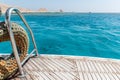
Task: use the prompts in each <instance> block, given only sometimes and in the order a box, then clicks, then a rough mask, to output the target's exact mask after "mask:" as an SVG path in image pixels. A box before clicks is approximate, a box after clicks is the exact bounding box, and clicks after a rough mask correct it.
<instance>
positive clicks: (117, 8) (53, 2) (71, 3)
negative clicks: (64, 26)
mask: <svg viewBox="0 0 120 80" xmlns="http://www.w3.org/2000/svg"><path fill="white" fill-rule="evenodd" d="M0 2H2V3H6V4H9V5H14V6H15V5H16V6H20V7H25V8H29V9H33V10H37V9H39V8H47V9H48V10H49V11H57V10H59V9H63V10H64V11H70V12H71V11H74V12H120V0H0Z"/></svg>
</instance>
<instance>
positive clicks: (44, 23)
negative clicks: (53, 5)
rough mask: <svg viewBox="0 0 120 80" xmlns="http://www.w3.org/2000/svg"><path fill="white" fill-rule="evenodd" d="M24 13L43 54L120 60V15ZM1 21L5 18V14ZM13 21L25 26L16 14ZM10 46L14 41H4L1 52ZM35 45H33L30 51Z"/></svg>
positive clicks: (0, 46)
mask: <svg viewBox="0 0 120 80" xmlns="http://www.w3.org/2000/svg"><path fill="white" fill-rule="evenodd" d="M24 16H25V18H26V20H27V21H28V23H29V25H30V27H31V29H32V31H33V33H34V36H35V40H36V43H37V47H38V50H39V53H40V54H57V55H74V56H92V57H103V58H115V59H120V14H115V13H36V14H24ZM0 20H1V21H2V20H4V18H3V16H2V17H1V18H0ZM12 20H13V21H15V22H17V23H19V24H20V25H22V26H24V25H23V23H22V22H21V21H20V19H19V18H18V17H17V16H16V15H13V17H12ZM30 44H32V43H31V40H30ZM10 46H11V45H10V42H2V43H0V52H2V53H3V52H11V51H12V48H10ZM32 48H33V47H32V45H30V48H29V50H32Z"/></svg>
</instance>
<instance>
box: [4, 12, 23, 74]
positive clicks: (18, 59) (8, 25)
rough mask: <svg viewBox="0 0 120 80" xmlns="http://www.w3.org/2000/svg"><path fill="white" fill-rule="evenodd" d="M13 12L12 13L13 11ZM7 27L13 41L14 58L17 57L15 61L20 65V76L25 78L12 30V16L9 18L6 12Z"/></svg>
mask: <svg viewBox="0 0 120 80" xmlns="http://www.w3.org/2000/svg"><path fill="white" fill-rule="evenodd" d="M11 12H12V10H11ZM6 25H7V29H8V32H9V35H10V40H11V44H12V48H13V52H14V56H15V59H16V62H17V65H18V69H19V71H20V75H21V76H23V75H24V72H23V69H22V65H21V62H20V58H19V55H18V51H17V47H16V42H15V39H14V34H13V32H12V29H11V22H10V16H9V13H8V12H6Z"/></svg>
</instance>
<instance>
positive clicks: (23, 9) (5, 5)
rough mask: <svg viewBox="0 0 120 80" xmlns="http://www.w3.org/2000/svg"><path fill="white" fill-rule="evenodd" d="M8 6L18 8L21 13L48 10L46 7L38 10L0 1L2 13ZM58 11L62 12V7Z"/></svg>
mask: <svg viewBox="0 0 120 80" xmlns="http://www.w3.org/2000/svg"><path fill="white" fill-rule="evenodd" d="M9 7H15V8H17V9H19V10H20V11H21V12H23V13H31V12H49V11H48V10H47V9H46V8H40V9H38V10H30V9H27V8H22V7H16V6H11V5H7V4H4V3H0V8H1V10H2V13H5V12H6V10H7V9H8V8H9ZM58 12H63V10H62V9H60V10H58Z"/></svg>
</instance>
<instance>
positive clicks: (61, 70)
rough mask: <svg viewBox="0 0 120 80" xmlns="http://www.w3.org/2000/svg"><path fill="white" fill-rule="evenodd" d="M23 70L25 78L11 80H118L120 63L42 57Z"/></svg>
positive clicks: (100, 59) (117, 61)
mask: <svg viewBox="0 0 120 80" xmlns="http://www.w3.org/2000/svg"><path fill="white" fill-rule="evenodd" d="M23 68H24V72H25V73H26V76H25V77H24V78H19V77H15V78H13V79H12V80H120V61H119V60H113V59H104V58H90V57H72V56H71V57H70V56H49V55H42V56H40V57H36V58H35V57H33V58H30V59H29V60H28V62H26V64H25V65H24V66H23Z"/></svg>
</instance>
